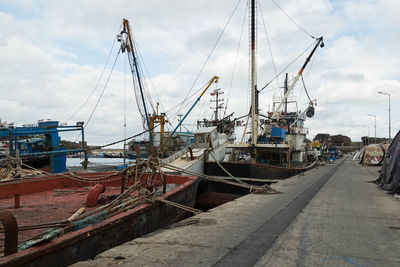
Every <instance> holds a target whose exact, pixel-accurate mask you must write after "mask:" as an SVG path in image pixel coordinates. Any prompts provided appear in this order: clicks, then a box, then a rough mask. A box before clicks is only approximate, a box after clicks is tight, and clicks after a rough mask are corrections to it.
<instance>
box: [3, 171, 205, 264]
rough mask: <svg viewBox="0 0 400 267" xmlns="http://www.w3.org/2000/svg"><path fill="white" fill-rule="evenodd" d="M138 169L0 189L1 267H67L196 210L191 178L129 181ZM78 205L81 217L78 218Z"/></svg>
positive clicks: (51, 178)
mask: <svg viewBox="0 0 400 267" xmlns="http://www.w3.org/2000/svg"><path fill="white" fill-rule="evenodd" d="M147 169H149V168H147ZM139 170H140V169H137V168H136V169H134V170H130V171H129V170H125V171H123V172H102V173H88V172H85V173H75V174H68V173H64V174H54V175H47V176H41V177H36V178H30V179H25V180H10V181H3V182H0V209H1V211H0V220H1V221H2V223H3V226H4V227H3V229H0V236H1V237H2V238H3V239H2V240H1V241H0V242H1V243H3V244H4V254H5V256H4V257H2V258H0V266H21V265H23V266H66V265H69V264H72V263H74V262H77V261H81V260H87V259H90V258H93V257H94V256H95V255H96V254H98V253H100V252H102V251H104V250H107V249H109V248H112V247H114V246H117V245H119V244H122V243H124V242H127V241H129V240H132V239H134V238H136V237H138V236H141V235H144V234H147V233H150V232H152V231H155V230H157V229H159V228H163V227H166V226H168V225H170V224H171V223H173V222H175V221H177V220H179V219H180V218H182V217H183V216H185V214H188V211H190V209H191V207H193V206H194V203H195V197H196V190H197V186H198V178H197V177H192V176H180V175H169V174H167V175H165V174H160V173H158V174H151V173H148V172H147V173H143V172H142V175H133V174H134V173H138V171H139ZM139 173H140V172H139ZM133 176H135V177H134V178H132V177H133ZM78 177H79V179H78ZM104 178H105V179H104ZM94 185H95V186H94ZM88 186H89V187H88ZM93 186H94V187H93ZM98 188H100V190H98ZM102 191H104V193H103V194H100V193H101V192H102ZM121 196H125V197H122V198H121ZM98 197H99V198H98ZM97 198H98V199H97ZM89 199H92V202H93V199H94V202H95V203H94V205H92V207H87V206H90V205H88V202H89ZM85 201H86V207H85V209H86V211H85V213H83V214H80V213H81V212H82V208H81V207H82V206H83V205H84V204H83V203H84V202H85ZM92 204H93V203H92ZM77 210H78V212H77ZM193 210H194V211H193ZM193 210H192V212H193V213H195V209H193ZM10 214H12V215H10ZM71 215H72V216H71ZM12 217H15V219H14V221H13V219H12ZM68 217H69V218H68ZM67 218H68V219H67ZM17 224H18V226H17ZM20 241H23V242H20ZM18 242H20V243H18Z"/></svg>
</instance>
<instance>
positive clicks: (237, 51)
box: [222, 5, 248, 117]
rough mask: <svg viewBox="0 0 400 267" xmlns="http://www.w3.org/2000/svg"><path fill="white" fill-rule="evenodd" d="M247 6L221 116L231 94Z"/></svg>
mask: <svg viewBox="0 0 400 267" xmlns="http://www.w3.org/2000/svg"><path fill="white" fill-rule="evenodd" d="M247 7H248V5H246V8H245V10H244V16H243V22H242V29H241V30H240V37H239V43H238V46H237V49H236V56H235V63H234V64H233V70H232V76H231V81H230V83H229V91H228V97H227V99H226V104H225V110H224V116H222V117H225V114H226V109H227V108H228V103H229V97H230V95H231V90H232V84H233V77H234V76H235V71H236V64H237V59H238V55H239V49H240V43H241V41H242V36H243V29H244V24H245V22H246V15H247Z"/></svg>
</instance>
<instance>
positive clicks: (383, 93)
mask: <svg viewBox="0 0 400 267" xmlns="http://www.w3.org/2000/svg"><path fill="white" fill-rule="evenodd" d="M378 94H382V95H387V96H388V97H389V141H390V140H391V138H392V135H391V133H392V132H391V129H390V124H391V122H390V121H391V119H390V94H389V93H385V92H381V91H379V92H378Z"/></svg>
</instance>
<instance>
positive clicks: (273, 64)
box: [257, 1, 281, 88]
mask: <svg viewBox="0 0 400 267" xmlns="http://www.w3.org/2000/svg"><path fill="white" fill-rule="evenodd" d="M257 3H258V7H259V9H260V13H261V19H262V22H263V25H264V31H265V35H266V36H267V44H268V50H269V54H270V55H271V61H272V66H273V67H274V72H275V76H277V77H276V82H277V84H278V88H279V87H281V86H280V83H279V79H278V73H277V71H276V66H275V60H274V56H273V54H272V49H271V43H270V41H269V36H268V31H267V26H266V24H265V20H264V15H263V12H262V8H261V3H260V1H257Z"/></svg>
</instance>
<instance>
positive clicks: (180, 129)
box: [178, 113, 183, 132]
mask: <svg viewBox="0 0 400 267" xmlns="http://www.w3.org/2000/svg"><path fill="white" fill-rule="evenodd" d="M178 117H179V119H178V121H181V120H182V117H183V114H182V113H178ZM179 132H182V124H181V125H179Z"/></svg>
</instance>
